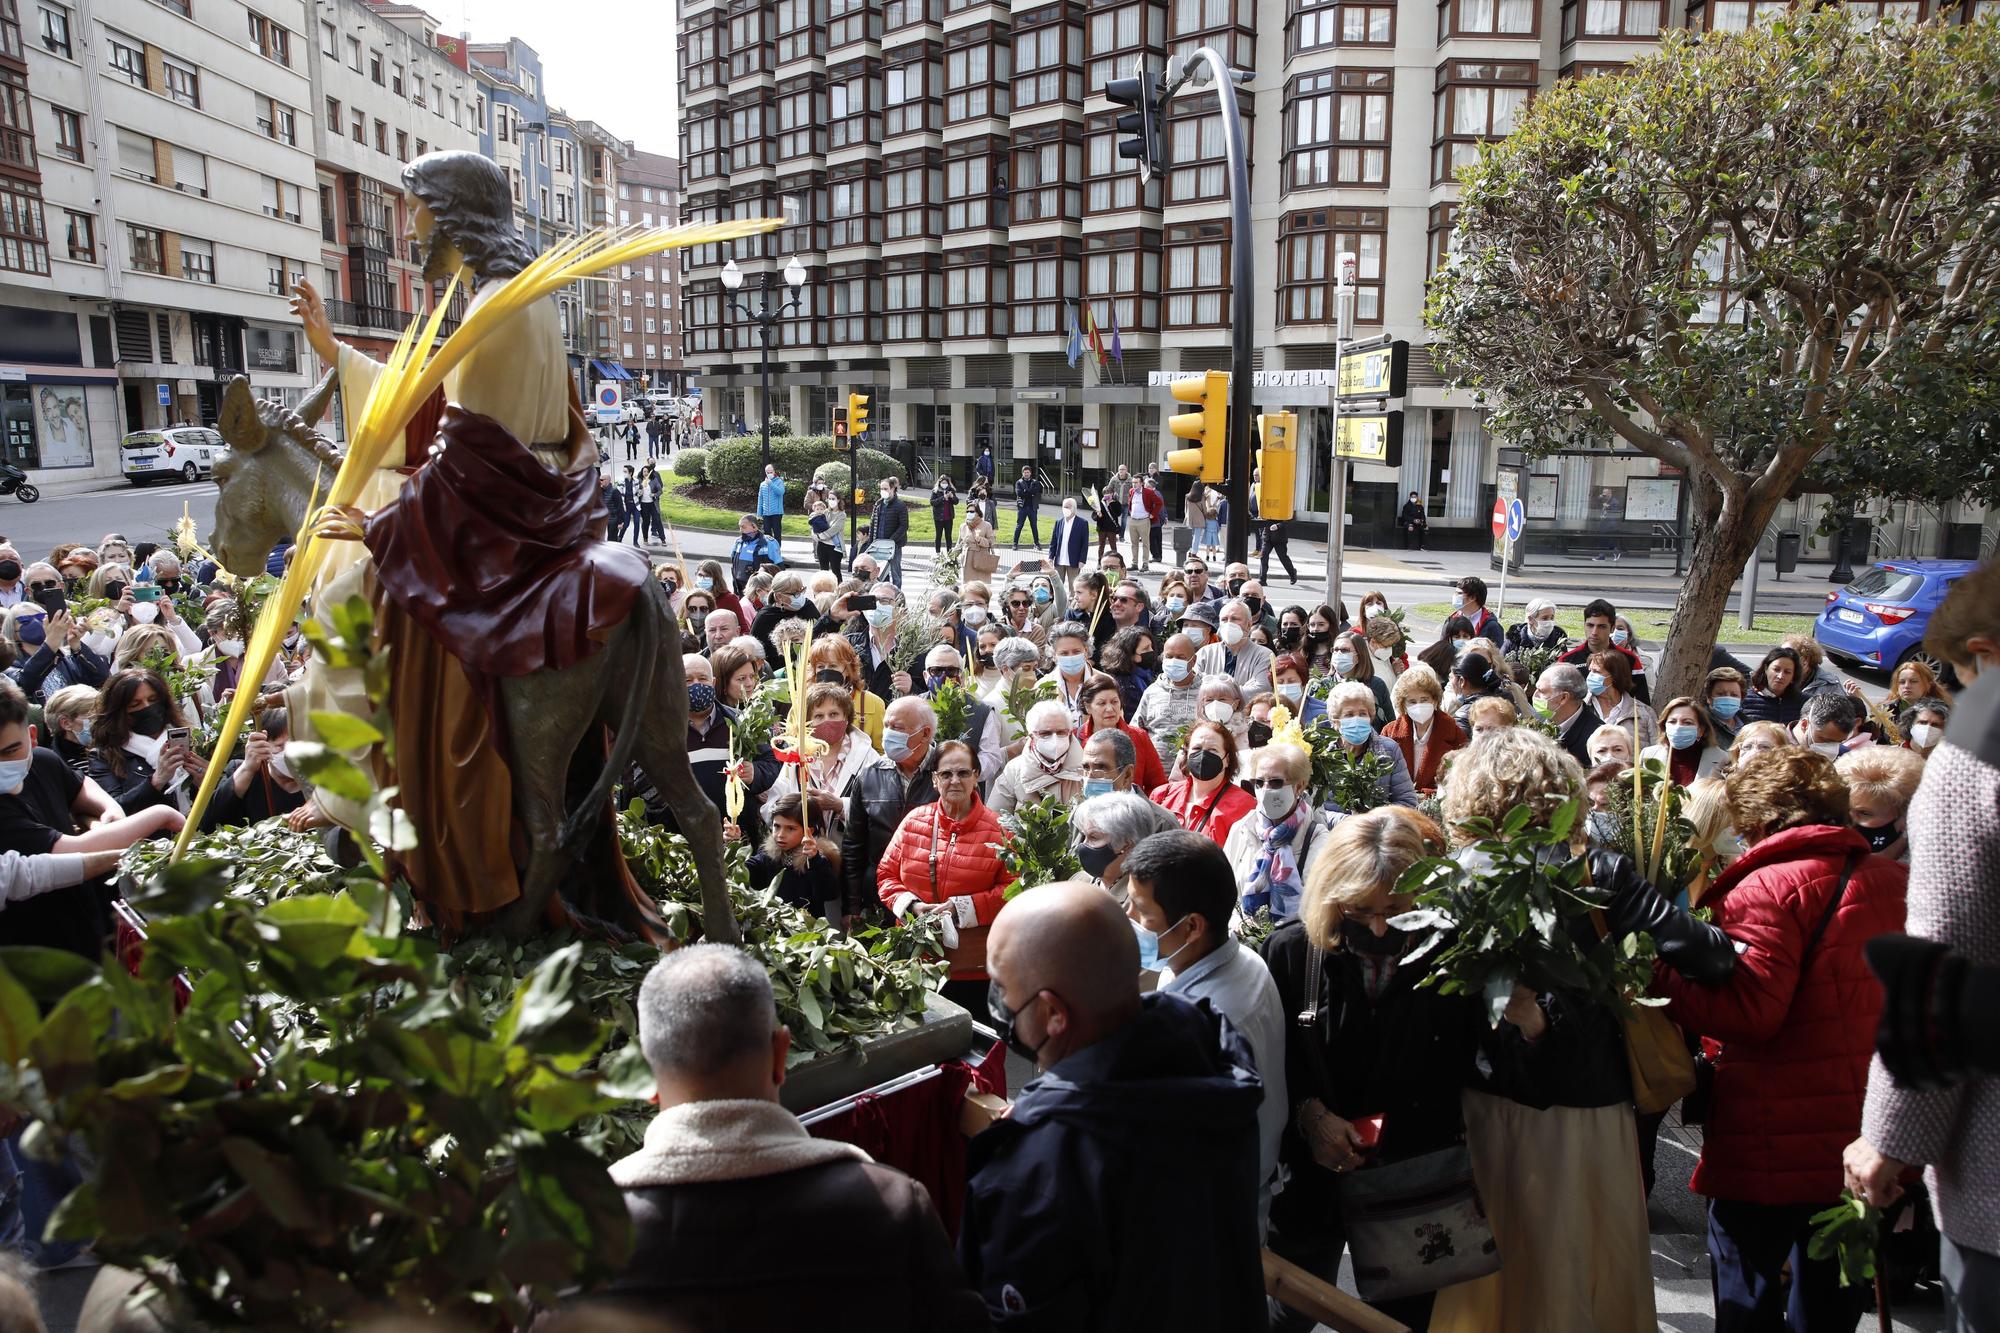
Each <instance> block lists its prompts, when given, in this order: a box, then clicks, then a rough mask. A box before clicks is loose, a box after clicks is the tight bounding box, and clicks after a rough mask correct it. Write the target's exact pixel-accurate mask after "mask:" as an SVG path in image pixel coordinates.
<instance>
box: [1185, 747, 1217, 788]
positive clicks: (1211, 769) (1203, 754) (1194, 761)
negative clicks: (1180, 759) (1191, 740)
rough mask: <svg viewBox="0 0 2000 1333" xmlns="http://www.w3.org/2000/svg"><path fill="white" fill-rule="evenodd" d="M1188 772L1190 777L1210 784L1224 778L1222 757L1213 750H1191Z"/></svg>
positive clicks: (1188, 758)
mask: <svg viewBox="0 0 2000 1333" xmlns="http://www.w3.org/2000/svg"><path fill="white" fill-rule="evenodd" d="M1187 771H1188V775H1189V776H1190V777H1195V778H1199V779H1201V781H1203V782H1208V781H1210V780H1212V779H1214V778H1219V777H1221V776H1222V756H1221V755H1219V754H1217V753H1216V752H1215V751H1213V750H1189V751H1188V756H1187Z"/></svg>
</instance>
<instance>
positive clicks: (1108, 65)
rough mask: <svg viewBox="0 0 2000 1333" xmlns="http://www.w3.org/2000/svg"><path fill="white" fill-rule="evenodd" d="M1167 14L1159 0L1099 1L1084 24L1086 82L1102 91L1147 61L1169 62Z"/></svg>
mask: <svg viewBox="0 0 2000 1333" xmlns="http://www.w3.org/2000/svg"><path fill="white" fill-rule="evenodd" d="M1166 36H1167V14H1166V9H1165V7H1164V6H1162V5H1161V4H1160V3H1158V0H1124V3H1122V4H1099V5H1097V6H1096V7H1094V8H1093V9H1092V10H1091V11H1090V17H1089V19H1088V20H1087V21H1086V22H1085V24H1084V37H1085V41H1084V58H1085V60H1086V62H1087V63H1086V64H1085V66H1084V72H1083V86H1084V87H1085V88H1086V89H1088V90H1089V91H1090V92H1093V93H1096V92H1102V91H1103V90H1104V85H1105V84H1106V83H1107V82H1109V81H1110V80H1112V79H1117V78H1123V77H1125V76H1126V75H1128V74H1130V73H1131V72H1132V66H1133V65H1134V64H1136V63H1139V62H1141V61H1143V62H1144V63H1145V64H1146V66H1147V68H1149V69H1158V68H1160V66H1161V65H1163V64H1165V63H1166V62H1165V60H1164V59H1163V58H1162V57H1163V56H1164V54H1165V52H1166Z"/></svg>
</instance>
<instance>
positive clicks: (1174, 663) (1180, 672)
mask: <svg viewBox="0 0 2000 1333" xmlns="http://www.w3.org/2000/svg"><path fill="white" fill-rule="evenodd" d="M1160 670H1162V671H1164V672H1166V673H1167V679H1168V680H1169V681H1170V682H1172V683H1173V684H1175V685H1178V684H1180V683H1181V682H1182V681H1184V680H1186V679H1187V675H1188V660H1187V659H1186V658H1185V657H1169V658H1165V659H1163V660H1162V661H1161V662H1160Z"/></svg>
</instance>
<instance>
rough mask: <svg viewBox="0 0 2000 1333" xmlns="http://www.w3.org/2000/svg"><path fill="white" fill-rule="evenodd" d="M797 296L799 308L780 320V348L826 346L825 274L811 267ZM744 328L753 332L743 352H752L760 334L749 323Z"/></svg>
mask: <svg viewBox="0 0 2000 1333" xmlns="http://www.w3.org/2000/svg"><path fill="white" fill-rule="evenodd" d="M793 295H794V296H796V297H797V298H798V303H799V304H798V309H796V310H790V311H787V312H786V313H785V317H784V318H783V319H781V320H779V321H778V338H777V342H778V345H779V346H781V347H798V348H820V347H824V346H826V342H827V337H826V313H825V311H826V306H825V304H824V303H825V300H826V273H825V271H824V270H822V269H818V268H814V267H813V266H811V265H807V267H806V281H805V285H804V286H802V287H800V288H799V289H798V290H797V291H795V292H794V293H793ZM743 327H744V328H746V329H747V330H749V331H750V336H749V338H748V339H747V340H746V341H745V343H744V344H743V350H744V351H750V350H752V349H753V348H755V347H756V346H757V339H756V334H755V331H754V329H751V327H750V326H749V325H748V323H747V321H746V323H745V325H744V326H743Z"/></svg>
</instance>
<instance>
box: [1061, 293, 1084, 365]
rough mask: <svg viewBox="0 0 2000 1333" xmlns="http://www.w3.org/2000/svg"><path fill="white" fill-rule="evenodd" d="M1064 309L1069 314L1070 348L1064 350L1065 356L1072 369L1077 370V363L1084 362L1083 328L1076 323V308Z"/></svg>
mask: <svg viewBox="0 0 2000 1333" xmlns="http://www.w3.org/2000/svg"><path fill="white" fill-rule="evenodd" d="M1064 309H1066V310H1067V311H1068V312H1069V346H1068V347H1066V348H1064V349H1063V355H1064V356H1066V357H1068V358H1069V366H1070V369H1071V370H1075V369H1076V363H1077V362H1079V361H1081V360H1083V326H1082V325H1080V324H1078V323H1077V322H1076V307H1075V306H1065V307H1064Z"/></svg>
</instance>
